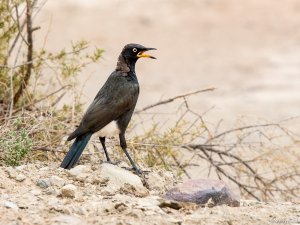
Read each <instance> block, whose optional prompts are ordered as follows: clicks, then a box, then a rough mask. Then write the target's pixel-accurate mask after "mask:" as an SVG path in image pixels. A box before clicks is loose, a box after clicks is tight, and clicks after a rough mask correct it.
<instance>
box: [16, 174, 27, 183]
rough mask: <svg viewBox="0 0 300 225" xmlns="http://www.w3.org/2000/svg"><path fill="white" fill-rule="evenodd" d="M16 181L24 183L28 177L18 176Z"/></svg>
mask: <svg viewBox="0 0 300 225" xmlns="http://www.w3.org/2000/svg"><path fill="white" fill-rule="evenodd" d="M15 179H16V181H19V182H22V181H24V180H25V179H26V176H25V175H24V174H21V173H20V174H18V175H17V176H16V178H15Z"/></svg>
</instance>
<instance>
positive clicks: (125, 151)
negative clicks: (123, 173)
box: [119, 132, 142, 174]
mask: <svg viewBox="0 0 300 225" xmlns="http://www.w3.org/2000/svg"><path fill="white" fill-rule="evenodd" d="M119 138H120V145H121V148H122V149H123V151H124V153H125V154H126V156H127V158H128V159H129V161H130V163H131V165H132V168H133V169H134V170H135V172H136V173H138V174H142V171H141V170H140V169H139V168H138V167H137V166H136V165H135V163H134V161H133V160H132V158H131V157H130V155H129V153H128V152H127V149H126V148H127V144H126V140H125V134H124V133H122V132H121V133H120V134H119Z"/></svg>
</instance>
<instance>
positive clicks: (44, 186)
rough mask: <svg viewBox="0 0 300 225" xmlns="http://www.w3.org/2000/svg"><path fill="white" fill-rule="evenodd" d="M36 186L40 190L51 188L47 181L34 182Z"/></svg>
mask: <svg viewBox="0 0 300 225" xmlns="http://www.w3.org/2000/svg"><path fill="white" fill-rule="evenodd" d="M36 185H37V186H39V187H40V188H48V187H50V186H51V182H50V180H49V179H39V180H37V181H36Z"/></svg>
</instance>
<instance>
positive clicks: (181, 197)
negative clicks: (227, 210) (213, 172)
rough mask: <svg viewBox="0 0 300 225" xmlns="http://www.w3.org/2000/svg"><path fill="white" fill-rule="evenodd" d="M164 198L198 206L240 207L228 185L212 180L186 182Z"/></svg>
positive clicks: (170, 191) (171, 190)
mask: <svg viewBox="0 0 300 225" xmlns="http://www.w3.org/2000/svg"><path fill="white" fill-rule="evenodd" d="M165 197H166V198H167V199H170V200H175V201H179V202H193V203H196V204H200V205H205V204H209V206H215V205H222V204H226V205H229V206H233V207H238V206H240V202H239V200H238V198H237V196H236V195H234V193H233V192H232V191H231V190H230V188H229V187H228V185H227V184H226V183H225V182H223V181H221V180H213V179H197V180H188V181H186V182H184V183H182V184H179V185H177V186H175V187H174V188H172V189H170V190H169V191H168V192H167V193H166V195H165Z"/></svg>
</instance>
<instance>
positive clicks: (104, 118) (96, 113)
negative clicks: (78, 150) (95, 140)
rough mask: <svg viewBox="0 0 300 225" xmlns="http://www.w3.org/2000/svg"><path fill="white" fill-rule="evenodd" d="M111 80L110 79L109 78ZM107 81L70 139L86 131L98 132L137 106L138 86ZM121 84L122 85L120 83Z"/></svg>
mask: <svg viewBox="0 0 300 225" xmlns="http://www.w3.org/2000/svg"><path fill="white" fill-rule="evenodd" d="M108 81H109V80H108ZM108 81H107V82H106V83H105V84H104V86H103V87H102V88H101V90H100V91H99V93H98V94H97V96H96V97H95V99H94V101H93V102H92V104H91V105H90V106H89V108H88V109H87V111H86V113H85V114H84V116H83V118H82V121H81V123H80V125H79V127H78V128H77V129H76V130H75V131H74V132H73V133H72V134H71V135H70V136H69V138H68V140H72V139H73V138H75V137H77V136H80V135H82V134H84V133H86V132H97V131H99V130H101V129H102V128H103V127H105V126H106V125H107V124H109V123H110V122H111V121H113V120H116V119H117V118H118V117H119V116H121V115H122V114H124V113H125V112H127V111H128V110H130V109H132V107H134V106H135V104H136V101H137V97H138V87H137V88H134V87H132V88H129V87H128V86H126V87H124V84H122V82H121V83H120V82H119V80H118V79H117V80H115V82H114V84H111V83H110V82H108ZM120 84H121V85H120Z"/></svg>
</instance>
